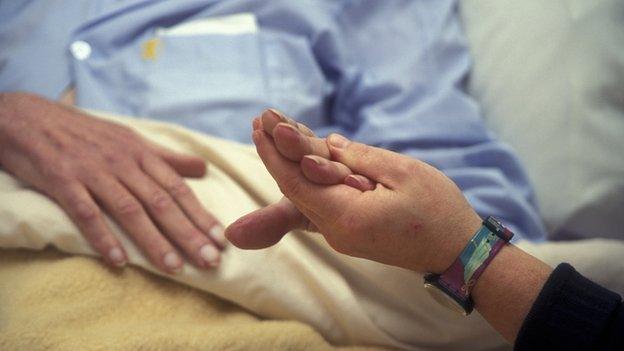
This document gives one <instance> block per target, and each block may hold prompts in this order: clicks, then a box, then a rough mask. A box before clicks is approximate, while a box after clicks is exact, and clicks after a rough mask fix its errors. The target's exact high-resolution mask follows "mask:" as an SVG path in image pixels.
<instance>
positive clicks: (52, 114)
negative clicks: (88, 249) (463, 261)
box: [0, 93, 225, 273]
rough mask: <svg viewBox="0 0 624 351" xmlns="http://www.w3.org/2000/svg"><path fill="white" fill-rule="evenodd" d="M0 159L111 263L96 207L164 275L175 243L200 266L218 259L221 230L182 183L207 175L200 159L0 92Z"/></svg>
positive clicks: (115, 256) (118, 255)
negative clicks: (60, 209)
mask: <svg viewBox="0 0 624 351" xmlns="http://www.w3.org/2000/svg"><path fill="white" fill-rule="evenodd" d="M0 163H1V164H2V166H3V168H5V169H6V170H7V171H9V172H11V173H12V174H13V175H15V176H16V177H17V178H19V179H20V180H22V181H24V182H26V183H28V184H30V185H31V186H33V187H35V188H37V189H38V190H39V191H41V192H43V193H45V194H46V195H48V196H50V197H51V198H53V199H54V200H56V202H58V203H59V205H60V206H61V207H63V209H64V210H65V211H66V212H67V213H68V215H69V216H70V217H71V219H72V220H73V221H74V223H75V224H76V225H77V226H78V228H80V230H81V231H82V233H83V234H84V236H85V237H86V239H87V240H88V241H89V243H90V244H91V245H92V246H93V248H94V249H95V250H96V251H97V252H99V253H100V254H101V255H102V257H104V260H105V261H106V262H108V263H109V264H112V265H115V266H121V265H123V264H125V263H126V261H127V256H126V253H125V251H124V249H123V247H122V246H121V244H120V243H119V241H118V240H117V239H116V237H115V236H114V235H113V234H112V232H111V230H110V228H109V227H108V226H107V224H106V222H105V220H104V217H103V215H102V210H104V211H106V212H107V213H108V214H110V216H111V217H112V218H113V219H114V220H115V221H116V222H117V223H118V224H119V225H120V226H121V227H122V228H123V229H124V231H125V232H126V233H127V235H129V236H130V237H131V239H132V240H134V242H135V243H136V244H137V246H138V247H139V248H140V249H141V250H142V251H143V252H144V253H145V254H146V256H147V257H148V258H149V260H150V261H151V262H152V263H153V264H154V265H155V266H156V267H158V268H159V269H161V270H163V271H165V272H168V273H176V272H177V271H179V269H181V267H182V264H183V260H182V256H181V255H180V254H179V253H178V250H177V249H176V247H178V248H179V249H181V251H182V252H183V253H184V254H185V255H186V256H187V257H188V258H189V259H190V260H191V261H192V262H193V263H194V264H195V265H197V266H198V267H202V268H208V267H212V266H215V265H217V264H218V262H219V257H220V254H219V249H220V248H222V247H223V245H224V244H225V238H224V237H223V229H222V226H221V225H220V224H219V222H218V221H217V220H216V219H215V218H214V217H213V216H211V215H210V214H208V213H207V212H206V210H204V209H203V208H202V206H201V204H200V203H199V201H198V200H197V198H196V197H195V195H194V194H193V193H192V192H191V190H190V188H189V187H188V186H187V185H186V184H185V182H184V180H183V179H182V178H181V176H189V177H201V176H203V175H204V174H205V171H206V169H205V167H206V166H205V163H204V161H203V160H202V159H200V158H197V157H192V156H184V155H179V154H175V153H173V152H170V151H167V150H164V149H162V148H159V147H157V146H155V145H152V144H150V143H148V142H147V141H145V140H144V139H143V138H141V137H140V136H139V135H137V134H135V133H134V132H132V131H131V130H130V129H128V128H125V127H123V126H119V125H116V124H113V123H110V122H106V121H103V120H99V119H96V118H92V117H90V116H88V115H86V114H84V113H81V112H79V111H77V110H75V109H72V108H69V107H64V106H61V105H59V104H55V103H53V102H50V101H47V100H45V99H42V98H40V97H37V96H34V95H29V94H22V93H6V94H0Z"/></svg>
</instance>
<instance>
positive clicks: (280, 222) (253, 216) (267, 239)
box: [225, 197, 316, 249]
mask: <svg viewBox="0 0 624 351" xmlns="http://www.w3.org/2000/svg"><path fill="white" fill-rule="evenodd" d="M294 229H305V230H311V231H316V227H314V226H313V225H311V222H310V221H309V220H308V219H307V218H306V217H305V216H304V215H303V214H302V213H301V212H299V210H297V208H296V207H295V206H294V205H293V204H292V202H290V200H288V199H287V198H285V197H283V198H282V199H281V200H280V201H278V202H276V203H274V204H272V205H269V206H267V207H264V208H261V209H259V210H256V211H254V212H252V213H249V214H247V215H245V216H243V217H241V218H239V219H238V220H237V221H236V222H234V223H232V224H231V225H230V226H228V227H227V229H226V230H225V237H226V238H227V239H228V240H229V241H230V242H231V243H232V244H234V246H236V247H239V248H241V249H263V248H266V247H269V246H273V245H275V244H277V243H278V242H279V241H280V240H281V239H282V237H284V235H286V234H287V233H288V232H290V231H291V230H294Z"/></svg>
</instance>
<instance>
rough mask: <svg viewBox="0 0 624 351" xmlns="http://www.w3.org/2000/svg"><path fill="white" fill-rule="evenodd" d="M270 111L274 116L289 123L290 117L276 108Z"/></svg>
mask: <svg viewBox="0 0 624 351" xmlns="http://www.w3.org/2000/svg"><path fill="white" fill-rule="evenodd" d="M269 111H271V112H272V113H273V114H274V115H276V116H277V117H279V119H281V120H282V121H284V122H286V121H288V117H286V116H285V115H284V114H283V113H281V112H280V111H278V110H276V109H274V108H270V109H269Z"/></svg>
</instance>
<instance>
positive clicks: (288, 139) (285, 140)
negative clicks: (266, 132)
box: [273, 123, 330, 162]
mask: <svg viewBox="0 0 624 351" xmlns="http://www.w3.org/2000/svg"><path fill="white" fill-rule="evenodd" d="M273 140H274V141H275V145H276V146H277V150H279V152H280V153H281V154H282V155H284V157H286V158H287V159H289V160H291V161H297V162H298V161H301V159H302V158H303V156H305V155H317V156H320V157H324V158H327V159H329V158H330V154H329V148H328V147H327V143H326V142H325V140H324V139H321V138H316V137H308V136H305V135H303V134H302V133H301V132H299V131H298V130H297V129H296V128H295V127H293V126H291V125H290V124H286V123H279V124H277V125H276V126H275V128H274V129H273Z"/></svg>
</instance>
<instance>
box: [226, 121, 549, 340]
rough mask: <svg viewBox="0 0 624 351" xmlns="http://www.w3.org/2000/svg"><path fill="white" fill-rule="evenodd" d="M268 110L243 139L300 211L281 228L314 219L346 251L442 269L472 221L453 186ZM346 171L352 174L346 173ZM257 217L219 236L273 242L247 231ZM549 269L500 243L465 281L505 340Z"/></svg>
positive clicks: (395, 157) (411, 163)
mask: <svg viewBox="0 0 624 351" xmlns="http://www.w3.org/2000/svg"><path fill="white" fill-rule="evenodd" d="M271 114H273V112H272V111H266V112H265V113H263V115H262V118H260V119H259V120H257V121H254V132H253V140H254V143H255V144H256V148H257V151H258V154H259V155H260V157H261V159H262V161H263V162H264V164H265V166H266V167H267V169H268V170H269V172H270V173H271V175H272V176H273V178H275V180H276V181H277V183H278V185H279V187H280V189H281V191H282V192H283V193H284V195H285V196H286V197H287V198H288V199H290V201H292V204H293V205H294V206H295V207H296V208H297V209H299V210H300V212H301V214H302V217H304V218H301V217H298V218H297V220H296V221H294V222H292V218H295V217H294V216H293V215H292V213H291V214H290V216H291V227H299V228H315V229H316V230H317V231H319V232H320V233H321V234H322V235H323V236H324V237H325V239H326V240H327V242H328V243H329V245H331V246H332V247H333V248H334V249H335V250H337V251H338V252H341V253H344V254H347V255H351V256H356V257H362V258H367V259H371V260H374V261H378V262H381V263H386V264H391V265H395V266H399V267H403V268H407V269H411V270H413V271H415V272H419V273H425V272H434V273H442V272H443V271H445V270H446V268H448V267H449V266H450V265H451V263H452V262H453V261H454V260H455V258H457V256H458V255H459V253H460V252H461V250H462V249H463V247H464V246H465V245H466V243H467V242H468V240H469V239H470V238H471V237H472V235H474V233H475V232H476V231H477V230H478V229H479V227H480V226H481V218H480V217H479V216H478V215H477V213H476V212H475V211H474V210H473V209H472V207H471V206H470V205H469V204H468V202H467V201H466V199H465V198H464V196H463V194H462V193H461V191H460V189H459V188H458V187H457V186H456V185H455V184H454V183H453V182H452V181H451V180H450V179H449V178H447V177H446V176H445V175H444V174H442V172H440V171H438V170H437V169H435V168H434V167H432V166H430V165H428V164H426V163H424V162H420V161H418V160H414V159H411V158H409V157H406V156H403V155H400V154H397V153H393V152H390V151H387V150H383V149H379V148H374V147H370V146H366V145H363V144H359V143H355V142H351V141H349V140H347V139H345V138H344V137H342V136H339V135H336V134H334V135H331V136H330V137H328V138H327V140H323V139H319V138H316V137H314V136H311V135H308V134H305V133H303V132H301V130H300V128H296V127H295V126H294V125H293V124H283V123H265V122H266V121H267V119H270V118H272V116H270V115H271ZM312 156H313V157H312ZM310 159H312V160H310ZM380 165H383V167H380ZM355 177H357V178H358V181H357V182H356V181H353V182H352V183H351V184H350V183H349V181H347V179H350V178H355ZM260 213H262V212H260ZM273 215H277V214H276V213H273ZM269 217H270V216H269ZM259 218H260V216H258V212H255V213H251V214H249V215H247V216H245V217H243V218H241V219H240V220H239V221H237V222H235V223H233V224H232V225H231V226H230V227H229V228H228V229H227V230H226V236H227V237H228V239H229V240H230V241H231V242H232V243H233V244H234V245H236V246H238V247H241V248H251V246H250V245H249V243H250V242H252V241H253V244H254V245H253V246H254V247H253V248H258V247H263V246H268V245H269V244H272V243H275V242H277V241H276V240H275V239H276V238H275V237H276V236H279V235H276V234H275V233H273V237H272V238H270V239H271V240H264V238H263V237H262V236H263V235H264V233H263V232H257V231H255V228H254V226H255V225H256V224H257V221H258V220H259ZM264 221H265V222H275V221H276V220H275V219H267V218H266V217H265V218H264ZM279 229H283V228H279ZM440 233H447V235H440ZM280 237H281V236H280ZM263 243H264V244H263ZM510 267H513V269H510ZM550 273H551V268H550V267H549V266H548V265H546V264H544V263H543V262H541V261H539V260H538V259H536V258H535V257H533V256H531V255H529V254H527V253H525V252H523V251H522V250H520V249H518V248H516V247H515V246H513V245H506V246H505V247H504V248H503V249H502V250H501V251H500V252H499V254H498V255H497V256H496V258H495V259H494V260H493V261H492V262H491V264H490V265H489V266H488V268H487V269H486V270H485V271H484V273H483V274H482V275H481V277H480V278H479V280H478V281H477V283H476V285H475V286H474V288H473V291H472V297H473V300H474V302H475V307H476V309H477V310H478V311H479V312H480V314H481V315H482V316H483V317H484V318H485V319H486V320H487V321H488V322H489V323H490V324H491V325H492V326H493V327H494V328H495V329H496V330H498V331H499V332H500V333H501V334H502V335H503V336H504V337H505V338H506V339H507V340H509V341H510V342H513V341H514V340H515V338H516V335H517V333H518V330H519V329H520V326H521V325H522V322H523V320H524V318H525V317H526V314H527V313H528V311H529V309H530V308H531V306H532V304H533V302H534V301H535V299H536V297H537V295H538V293H539V291H540V290H541V288H542V287H543V284H544V283H545V281H546V279H547V278H548V276H549V275H550Z"/></svg>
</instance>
